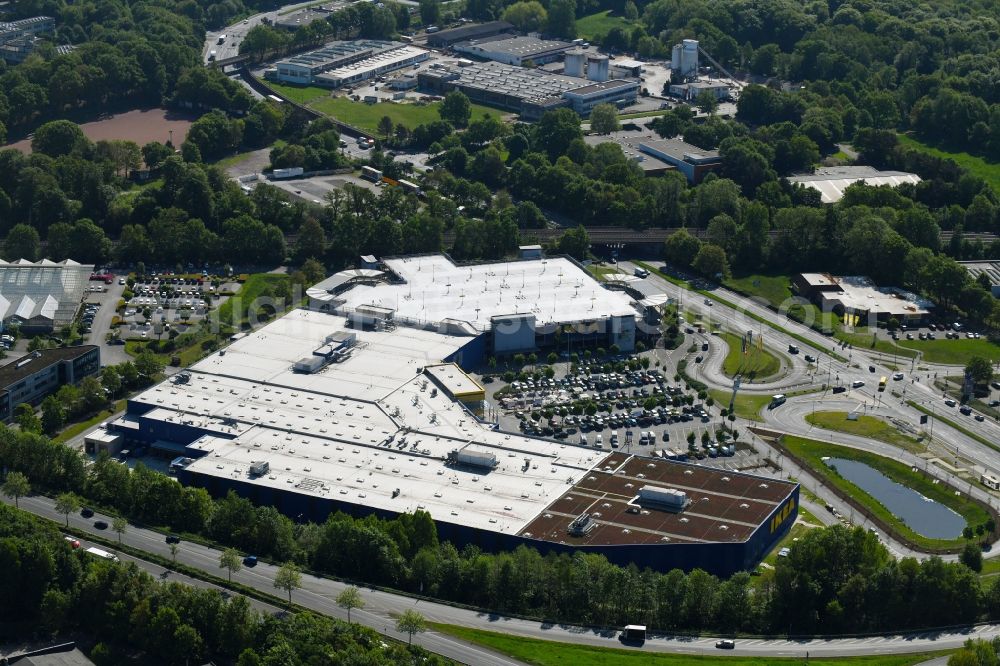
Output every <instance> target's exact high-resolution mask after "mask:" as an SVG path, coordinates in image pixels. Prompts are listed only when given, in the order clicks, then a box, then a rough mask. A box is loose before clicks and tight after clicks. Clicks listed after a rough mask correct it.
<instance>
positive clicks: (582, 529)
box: [569, 513, 597, 537]
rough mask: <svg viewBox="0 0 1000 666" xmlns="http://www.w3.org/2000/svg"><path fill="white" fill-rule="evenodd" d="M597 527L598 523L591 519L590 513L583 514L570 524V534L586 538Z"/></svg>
mask: <svg viewBox="0 0 1000 666" xmlns="http://www.w3.org/2000/svg"><path fill="white" fill-rule="evenodd" d="M595 527H597V523H596V522H594V519H593V518H591V517H590V514H589V513H583V514H580V515H579V516H577V517H576V518H574V519H573V522H571V523H570V524H569V533H570V535H572V536H578V537H582V536H586V535H588V534H590V533H591V532H592V531H593V529H594V528H595Z"/></svg>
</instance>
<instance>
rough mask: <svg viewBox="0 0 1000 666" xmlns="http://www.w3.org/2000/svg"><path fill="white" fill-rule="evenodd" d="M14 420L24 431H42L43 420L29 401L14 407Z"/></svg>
mask: <svg viewBox="0 0 1000 666" xmlns="http://www.w3.org/2000/svg"><path fill="white" fill-rule="evenodd" d="M29 351H30V347H29ZM14 421H15V422H16V423H17V425H18V426H20V428H21V430H22V431H23V432H35V433H40V432H42V421H41V419H39V418H38V415H37V414H35V408H34V407H32V406H31V405H30V404H28V403H27V402H22V403H21V404H20V405H18V406H17V407H16V408H15V409H14Z"/></svg>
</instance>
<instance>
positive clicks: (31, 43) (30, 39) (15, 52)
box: [0, 16, 56, 63]
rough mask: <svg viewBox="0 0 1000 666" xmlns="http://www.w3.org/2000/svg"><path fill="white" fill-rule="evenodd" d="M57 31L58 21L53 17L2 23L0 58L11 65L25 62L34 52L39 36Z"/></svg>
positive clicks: (34, 17) (0, 28)
mask: <svg viewBox="0 0 1000 666" xmlns="http://www.w3.org/2000/svg"><path fill="white" fill-rule="evenodd" d="M55 29H56V20H55V19H54V18H52V17H51V16H33V17H31V18H26V19H21V20H19V21H10V22H0V58H3V59H4V60H6V61H7V62H11V63H18V62H23V61H24V59H25V58H27V57H28V56H29V55H31V54H32V53H33V52H34V50H35V45H36V43H37V42H38V35H40V34H43V33H51V32H52V31H53V30H55Z"/></svg>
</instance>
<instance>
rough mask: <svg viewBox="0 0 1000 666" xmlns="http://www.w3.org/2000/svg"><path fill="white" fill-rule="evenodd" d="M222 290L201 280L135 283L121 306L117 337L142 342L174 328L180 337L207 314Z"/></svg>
mask: <svg viewBox="0 0 1000 666" xmlns="http://www.w3.org/2000/svg"><path fill="white" fill-rule="evenodd" d="M221 290H222V285H220V287H219V288H216V286H215V285H213V284H212V283H211V281H209V280H207V279H205V278H182V277H173V276H164V277H153V278H152V279H151V280H149V281H148V282H141V283H136V284H134V285H133V287H132V291H133V294H134V295H133V296H132V298H131V299H129V301H128V302H127V303H126V304H125V311H124V313H123V318H124V320H125V323H124V324H123V325H122V327H121V337H123V338H131V339H138V340H144V339H148V338H150V337H153V336H159V335H165V334H169V332H170V330H171V329H173V328H176V329H177V331H178V332H179V333H183V332H184V330H185V329H186V328H187V326H188V325H189V324H191V323H194V322H196V321H198V320H200V319H203V318H204V317H205V315H206V314H207V313H208V310H209V308H210V304H209V302H208V301H210V300H211V299H213V298H214V297H215V296H216V294H217V293H218V292H219V291H221Z"/></svg>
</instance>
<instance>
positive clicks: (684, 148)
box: [639, 139, 722, 184]
mask: <svg viewBox="0 0 1000 666" xmlns="http://www.w3.org/2000/svg"><path fill="white" fill-rule="evenodd" d="M639 150H640V151H642V152H643V153H645V154H647V155H652V156H653V157H655V158H657V159H659V160H662V161H664V162H666V163H667V164H670V165H671V166H673V167H675V168H676V169H677V170H678V171H680V172H681V173H683V174H684V176H685V177H686V178H687V179H688V182H690V183H692V184H698V183H700V182H701V180H702V178H704V177H705V174H707V173H708V172H709V171H715V170H717V169H719V168H721V167H722V157H720V156H719V151H717V150H703V149H701V148H699V147H698V146H693V145H691V144H690V143H685V142H684V141H681V140H680V139H647V140H644V141H641V142H640V143H639Z"/></svg>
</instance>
